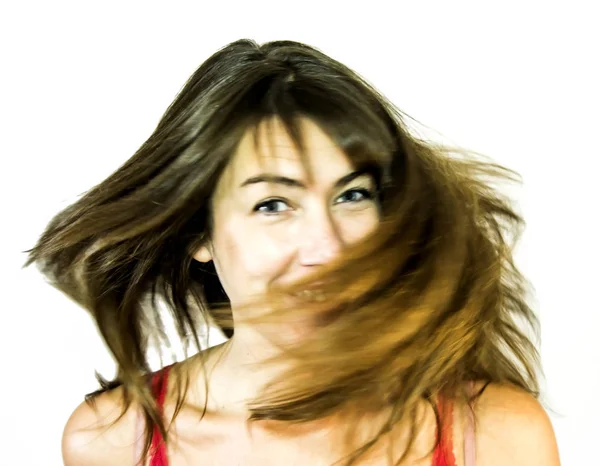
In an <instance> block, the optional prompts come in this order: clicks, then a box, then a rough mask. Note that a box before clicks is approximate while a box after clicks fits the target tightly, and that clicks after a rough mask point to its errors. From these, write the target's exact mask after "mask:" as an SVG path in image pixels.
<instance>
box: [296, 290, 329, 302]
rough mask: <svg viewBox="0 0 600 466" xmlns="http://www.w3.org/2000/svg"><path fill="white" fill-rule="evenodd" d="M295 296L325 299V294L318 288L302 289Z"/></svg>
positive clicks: (311, 299) (316, 299)
mask: <svg viewBox="0 0 600 466" xmlns="http://www.w3.org/2000/svg"><path fill="white" fill-rule="evenodd" d="M296 296H298V297H300V298H302V299H306V300H309V301H318V302H322V301H325V294H324V293H323V292H321V291H318V290H302V291H300V292H299V293H296Z"/></svg>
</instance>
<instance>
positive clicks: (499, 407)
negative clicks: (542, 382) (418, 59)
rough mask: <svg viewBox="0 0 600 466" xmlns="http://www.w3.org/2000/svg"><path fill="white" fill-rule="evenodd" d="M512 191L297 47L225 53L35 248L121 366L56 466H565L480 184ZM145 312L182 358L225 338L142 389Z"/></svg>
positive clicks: (149, 326)
mask: <svg viewBox="0 0 600 466" xmlns="http://www.w3.org/2000/svg"><path fill="white" fill-rule="evenodd" d="M510 175H511V172H509V171H508V170H506V169H503V168H502V167H499V166H497V165H494V164H491V163H484V162H482V161H480V160H477V159H475V158H474V157H469V156H467V155H466V154H463V156H462V157H459V156H457V154H456V153H452V151H451V150H450V149H449V148H444V147H439V146H436V145H432V144H427V143H426V142H424V141H422V140H420V139H418V138H416V137H415V136H413V135H411V134H410V133H409V131H408V129H407V127H406V125H405V124H404V121H403V118H402V115H401V113H400V112H399V111H398V110H396V109H395V108H394V106H393V105H392V104H391V103H390V102H388V101H387V100H386V99H385V98H384V97H383V96H382V95H380V94H379V93H378V92H377V91H376V90H375V89H374V88H373V87H372V86H370V85H369V84H368V83H367V82H365V80H364V79H362V78H361V77H360V76H358V75H357V74H356V73H354V72H352V71H351V70H349V69H348V68H347V67H345V66H343V65H342V64H340V63H339V62H337V61H335V60H333V59H331V58H330V57H328V56H326V55H324V54H323V53H321V52H320V51H318V50H316V49H314V48H311V47H309V46H306V45H303V44H300V43H297V42H291V41H276V42H270V43H266V44H263V45H262V46H259V45H257V44H256V43H255V42H253V41H250V40H240V41H237V42H234V43H232V44H229V45H228V46H226V47H224V48H223V49H222V50H220V51H218V52H217V53H215V54H214V55H213V56H212V57H210V58H209V59H208V60H207V61H206V62H205V63H203V64H202V65H201V66H200V68H199V69H198V70H197V71H196V72H195V73H194V74H193V76H192V77H191V78H190V80H189V81H188V82H187V84H186V85H185V87H184V88H183V89H182V91H181V92H180V94H179V95H178V96H177V98H176V99H175V101H174V102H173V103H172V105H171V106H170V107H169V109H168V110H167V112H166V114H165V115H164V116H163V118H162V120H161V121H160V123H159V124H158V126H157V128H156V130H155V131H154V133H153V134H152V135H151V136H150V138H149V139H148V140H147V141H146V142H145V143H144V144H143V145H142V146H141V148H140V149H139V150H138V151H137V153H136V154H135V155H134V156H133V157H132V158H131V159H130V160H128V161H127V162H126V163H125V164H124V165H123V166H122V167H120V168H119V169H118V170H117V171H116V172H115V173H114V174H112V175H111V176H110V177H109V178H108V179H106V180H105V181H103V182H102V183H100V184H99V185H98V186H96V187H95V188H93V189H92V190H90V191H89V192H87V193H86V194H85V195H84V196H83V197H82V198H81V199H80V200H78V201H77V202H76V203H74V204H73V205H72V206H70V207H68V208H67V209H65V210H64V211H63V212H61V213H59V214H58V215H57V216H56V217H55V218H54V219H53V220H52V222H51V223H50V224H49V225H48V227H47V229H46V231H45V232H44V234H43V235H42V237H41V238H40V240H39V242H38V244H37V245H36V246H35V247H34V248H33V249H32V250H30V251H28V252H29V253H30V257H29V260H28V262H27V265H29V264H31V263H34V262H35V263H37V264H38V265H39V267H40V270H41V271H42V272H43V273H44V274H45V275H46V276H48V277H49V278H50V279H51V280H52V282H53V284H54V285H55V286H56V287H58V288H59V289H61V290H63V291H64V292H65V293H66V294H67V295H68V296H70V297H71V298H73V299H75V300H77V301H78V302H79V303H80V304H81V305H82V306H84V307H85V308H86V309H88V310H89V311H90V312H91V313H92V315H93V317H94V319H95V320H96V322H97V325H98V328H99V330H100V332H101V334H102V336H103V338H104V340H105V341H106V343H107V345H108V347H109V349H110V351H111V352H112V355H113V356H114V358H115V360H116V362H117V365H118V373H117V377H116V379H115V380H114V381H111V382H107V381H104V380H101V382H102V388H101V389H100V390H98V391H97V392H94V393H92V394H90V395H88V397H87V398H86V401H85V402H84V403H82V404H81V405H80V406H79V407H78V408H77V409H76V410H75V411H74V413H73V414H72V416H71V418H70V419H69V421H68V423H67V425H66V427H65V431H64V437H63V455H64V460H65V464H66V465H67V466H78V465H115V464H118V465H128V464H131V465H133V464H151V465H152V464H153V465H158V464H162V465H166V464H169V465H171V466H178V465H184V464H200V465H204V464H215V465H217V464H218V465H255V464H261V465H292V464H297V465H331V464H334V463H335V464H340V465H342V464H348V465H351V464H352V465H366V464H373V465H384V464H385V465H388V464H390V465H391V464H398V465H409V464H410V465H432V464H433V465H448V466H449V465H456V466H459V465H467V466H472V465H474V464H477V465H488V466H490V465H502V466H505V465H508V464H510V465H527V466H532V465H544V466H551V465H557V464H559V461H558V453H557V448H556V443H555V439H554V434H553V431H552V427H551V424H550V422H549V419H548V417H547V415H546V413H545V411H544V410H543V408H542V407H541V406H540V404H539V402H538V401H537V400H536V397H537V396H538V391H539V390H538V381H537V373H538V370H539V367H538V362H537V361H538V358H537V353H536V350H535V347H534V346H533V344H532V343H531V342H530V341H529V339H528V338H527V337H526V335H525V333H524V331H522V330H521V329H520V327H519V326H518V325H517V322H519V325H523V323H529V324H530V325H531V326H532V327H533V328H534V329H535V328H536V320H535V317H534V315H533V313H532V312H531V310H530V308H529V307H528V306H527V304H526V302H525V300H524V293H525V281H524V279H523V277H522V276H521V275H520V274H519V272H518V271H517V270H516V269H515V267H514V265H513V262H512V255H511V245H509V244H508V241H507V235H508V234H516V233H518V232H519V227H520V226H521V223H522V220H521V218H520V217H519V216H518V215H517V214H516V213H515V212H514V211H513V210H512V208H511V206H510V204H509V202H508V201H506V200H505V199H503V198H502V197H501V196H500V195H499V194H498V193H497V192H495V191H494V190H493V189H492V188H491V187H490V185H491V183H490V181H494V180H490V178H495V179H496V180H498V179H502V178H510ZM147 298H150V303H151V305H144V303H145V302H146V299H147ZM155 298H161V299H163V300H164V301H165V303H166V304H167V306H168V308H169V310H170V311H171V313H172V316H173V318H174V321H175V323H176V325H177V329H178V333H179V336H180V337H181V340H182V343H183V344H184V345H187V344H189V343H194V344H195V346H196V348H197V349H198V350H200V349H201V344H200V342H199V338H198V332H197V330H198V328H199V327H200V326H202V325H207V324H209V323H210V320H213V321H214V322H216V324H218V325H219V326H220V327H221V328H222V329H223V330H224V331H225V333H226V335H227V336H228V337H229V339H228V340H227V341H226V342H225V343H224V344H222V345H217V346H213V347H210V348H208V349H205V350H201V351H200V352H199V353H198V354H196V355H194V356H192V357H186V358H185V360H183V361H180V362H178V363H176V364H173V365H171V366H168V367H166V368H164V369H163V370H161V371H158V372H155V373H151V370H150V367H149V364H148V361H147V352H148V350H149V349H151V347H152V342H153V341H154V342H156V339H159V340H160V339H161V338H164V332H162V324H161V320H160V316H159V314H158V312H157V306H156V305H155ZM163 343H164V342H163Z"/></svg>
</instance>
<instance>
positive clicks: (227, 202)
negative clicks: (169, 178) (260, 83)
mask: <svg viewBox="0 0 600 466" xmlns="http://www.w3.org/2000/svg"><path fill="white" fill-rule="evenodd" d="M264 129H265V128H264V127H261V131H262V130H264ZM303 130H304V134H305V138H306V139H305V140H306V151H307V156H308V163H309V164H310V167H311V169H312V172H313V182H312V183H309V181H308V177H307V173H306V171H305V169H304V166H303V164H302V162H301V158H300V154H299V153H298V152H297V151H296V149H295V148H294V145H293V142H292V140H291V139H290V138H289V136H288V135H287V133H286V132H285V129H284V128H283V127H282V126H280V124H279V122H277V123H276V124H273V125H271V126H270V131H272V133H271V137H263V135H264V133H260V136H261V137H260V139H259V141H260V144H259V145H258V148H257V151H255V150H254V144H253V138H252V133H251V132H250V131H249V132H248V133H246V135H245V136H244V138H243V139H242V141H241V143H240V145H239V146H238V150H237V152H236V153H235V155H234V157H233V158H232V161H231V162H230V164H229V166H228V167H227V168H226V169H225V171H224V173H223V175H222V177H221V178H220V180H219V182H218V183H217V188H216V190H215V193H214V196H213V199H212V212H213V235H212V239H211V242H210V244H209V245H207V246H206V247H202V248H201V249H200V250H199V251H198V252H197V253H196V254H195V255H194V258H195V259H196V260H198V261H201V262H208V261H210V260H213V261H214V265H215V269H216V271H217V273H218V276H219V279H220V281H221V284H222V285H223V288H224V290H225V292H226V293H227V295H228V297H229V299H230V301H231V305H232V309H235V307H236V304H241V303H244V302H245V301H246V299H247V298H250V297H256V296H257V295H258V296H260V295H262V294H264V293H265V292H266V291H267V289H268V287H269V286H270V285H272V284H277V283H279V284H284V283H290V282H293V281H295V280H296V279H299V278H301V277H304V276H306V275H308V274H310V273H313V272H314V271H315V270H316V268H318V267H319V266H322V265H324V264H325V263H327V262H328V261H330V260H331V259H332V258H334V257H335V256H336V255H337V254H338V253H339V252H340V251H341V250H342V248H344V246H346V245H348V244H351V243H353V242H356V241H358V240H360V239H361V238H363V237H365V236H366V235H367V234H369V233H370V232H372V231H373V230H374V229H375V228H376V226H377V224H378V222H379V207H378V204H377V200H376V198H375V186H376V185H375V181H374V180H373V178H372V177H371V175H369V174H358V173H354V170H355V168H354V167H353V166H352V164H351V163H350V160H349V159H348V158H347V157H346V155H345V154H344V153H343V152H342V151H341V150H340V149H339V148H338V147H336V145H335V143H334V142H333V141H332V140H331V139H329V137H328V136H327V135H326V134H325V133H324V132H323V131H321V129H320V128H319V127H318V126H317V125H316V124H315V123H313V122H312V121H310V120H307V119H305V120H303ZM353 173H354V174H353Z"/></svg>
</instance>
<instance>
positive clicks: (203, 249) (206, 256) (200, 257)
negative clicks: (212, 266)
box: [194, 245, 213, 262]
mask: <svg viewBox="0 0 600 466" xmlns="http://www.w3.org/2000/svg"><path fill="white" fill-rule="evenodd" d="M194 259H196V260H197V261H198V262H210V261H211V260H212V259H213V257H212V254H211V252H210V247H209V246H208V245H202V246H200V249H198V251H196V254H194Z"/></svg>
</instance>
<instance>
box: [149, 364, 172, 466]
mask: <svg viewBox="0 0 600 466" xmlns="http://www.w3.org/2000/svg"><path fill="white" fill-rule="evenodd" d="M170 369H171V366H167V367H164V368H163V369H161V370H160V371H157V372H155V373H154V374H153V375H152V382H151V383H152V393H154V396H155V397H156V404H157V406H158V412H159V414H160V415H161V416H162V414H163V407H164V404H165V397H166V395H167V387H168V380H169V370H170ZM168 464H169V461H168V459H167V448H166V445H165V442H164V440H163V438H162V435H161V434H160V431H159V430H158V427H156V426H154V430H153V432H152V444H151V446H150V464H149V466H168Z"/></svg>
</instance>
